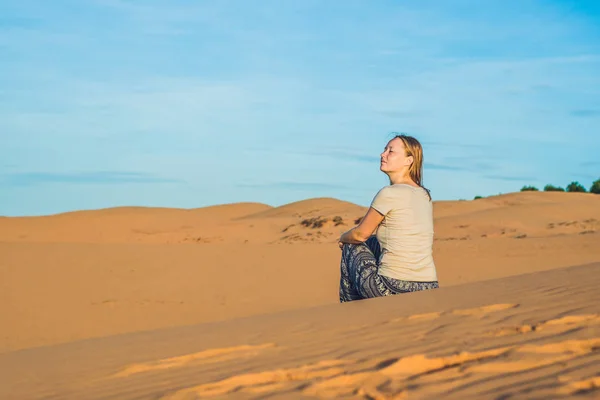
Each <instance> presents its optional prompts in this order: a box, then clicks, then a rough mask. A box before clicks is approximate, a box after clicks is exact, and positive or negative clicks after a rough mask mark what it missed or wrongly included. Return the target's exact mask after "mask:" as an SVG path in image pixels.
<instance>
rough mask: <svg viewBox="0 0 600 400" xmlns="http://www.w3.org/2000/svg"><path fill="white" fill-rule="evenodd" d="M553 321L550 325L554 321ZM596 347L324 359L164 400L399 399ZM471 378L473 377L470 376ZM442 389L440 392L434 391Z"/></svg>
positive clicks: (591, 385)
mask: <svg viewBox="0 0 600 400" xmlns="http://www.w3.org/2000/svg"><path fill="white" fill-rule="evenodd" d="M560 320H562V322H560V323H565V321H567V322H569V321H579V322H581V321H588V322H589V321H590V320H593V319H592V318H591V317H590V316H573V317H564V318H561V319H557V320H552V321H548V322H547V323H549V322H551V323H550V325H552V324H558V323H559V322H556V321H560ZM553 321H554V322H553ZM599 349H600V338H592V339H583V340H565V341H561V342H554V343H545V344H541V345H536V344H523V345H510V346H503V347H499V348H495V349H488V350H484V351H476V352H468V351H463V352H460V353H457V354H449V355H446V356H440V357H428V356H427V355H426V354H414V355H410V356H406V357H400V358H395V359H389V358H388V359H371V360H368V359H367V360H364V359H363V360H360V361H356V360H323V361H320V362H317V363H313V364H308V365H304V366H300V367H295V368H286V369H272V370H266V371H261V372H254V373H247V374H241V375H235V376H232V377H229V378H227V379H223V380H220V381H216V382H211V383H206V384H201V385H196V386H191V387H188V388H184V389H181V390H179V391H176V392H174V393H170V394H167V395H165V396H164V397H163V398H162V399H163V400H179V399H187V398H199V397H215V396H218V397H223V396H226V395H228V394H231V393H234V392H235V393H251V394H268V393H277V392H280V393H282V392H289V391H299V392H300V393H302V394H304V395H307V396H313V397H319V398H340V397H345V396H352V397H353V398H367V399H401V398H405V397H406V396H408V395H409V394H410V391H412V390H414V389H415V388H417V387H419V386H423V385H427V387H429V388H438V389H439V388H443V387H444V384H448V376H449V373H450V376H451V377H452V379H451V381H452V382H451V383H450V384H451V385H458V384H461V383H464V384H466V383H467V382H468V380H469V379H472V377H473V376H478V375H480V374H481V376H482V378H483V379H487V378H486V377H489V376H494V375H499V374H506V373H516V372H527V371H531V370H537V369H539V368H545V367H552V366H555V365H563V364H564V363H568V362H570V361H571V360H574V359H577V358H580V357H582V356H585V355H588V354H590V353H593V352H595V351H598V350H599ZM474 374H475V375H474ZM598 379H599V378H598V377H591V378H586V379H580V380H569V379H568V378H563V379H562V381H560V382H555V383H554V384H555V385H556V391H557V393H558V394H560V395H572V394H576V393H583V392H589V391H592V390H596V389H598V387H599V383H600V382H599V380H598ZM439 390H443V389H439Z"/></svg>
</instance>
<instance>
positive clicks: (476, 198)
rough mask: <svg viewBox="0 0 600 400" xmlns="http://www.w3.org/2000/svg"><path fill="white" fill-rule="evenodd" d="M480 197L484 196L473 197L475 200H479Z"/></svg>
mask: <svg viewBox="0 0 600 400" xmlns="http://www.w3.org/2000/svg"><path fill="white" fill-rule="evenodd" d="M479 199H483V197H481V196H475V197H474V198H473V200H479Z"/></svg>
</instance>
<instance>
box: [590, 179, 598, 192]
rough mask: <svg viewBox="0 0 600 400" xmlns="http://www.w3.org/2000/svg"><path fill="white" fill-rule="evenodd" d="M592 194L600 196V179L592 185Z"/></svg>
mask: <svg viewBox="0 0 600 400" xmlns="http://www.w3.org/2000/svg"><path fill="white" fill-rule="evenodd" d="M590 193H594V194H600V178H598V179H597V180H595V181H594V183H592V186H590Z"/></svg>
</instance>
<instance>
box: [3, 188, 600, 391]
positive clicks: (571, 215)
mask: <svg viewBox="0 0 600 400" xmlns="http://www.w3.org/2000/svg"><path fill="white" fill-rule="evenodd" d="M365 211H366V209H365V208H364V207H360V206H357V205H355V204H351V203H347V202H343V201H340V200H336V199H330V198H319V199H310V200H304V201H299V202H296V203H292V204H288V205H285V206H282V207H271V206H268V205H265V204H257V203H238V204H229V205H220V206H213V207H205V208H199V209H189V210H188V209H186V210H183V209H168V208H143V207H120V208H111V209H104V210H91V211H76V212H70V213H64V214H59V215H52V216H44V217H20V218H7V217H3V218H0V326H1V327H2V331H1V335H0V398H2V399H3V398H10V399H21V398H23V399H29V398H77V399H82V398H86V399H95V398H119V399H128V398H131V399H138V398H139V399H146V398H164V399H187V398H200V397H211V398H222V397H234V398H286V399H287V398H306V397H309V398H310V397H313V398H340V397H349V398H365V399H387V398H438V397H441V396H442V395H443V396H444V397H449V398H544V399H545V398H554V397H563V396H565V397H571V396H573V395H578V396H583V397H585V396H588V397H590V398H594V397H595V396H598V395H599V393H600V389H599V387H600V375H598V371H599V370H600V352H599V349H600V305H599V304H600V295H599V294H598V290H597V287H598V284H600V275H599V273H600V196H598V195H593V194H583V193H552V192H548V193H545V192H544V193H539V192H522V193H511V194H505V195H498V196H492V197H488V198H484V199H479V200H474V201H436V202H435V203H434V217H435V235H436V236H435V243H434V258H435V262H436V265H437V270H438V276H439V280H440V286H441V288H440V289H437V290H431V291H426V292H419V293H411V294H403V295H399V296H394V297H388V298H381V299H371V300H363V301H359V302H353V303H347V304H339V302H338V296H337V288H338V279H339V271H338V268H339V256H340V250H339V249H338V247H337V245H336V242H337V238H338V237H339V235H340V234H341V233H342V232H343V231H345V230H347V229H350V228H351V227H352V226H354V224H355V223H356V222H357V220H358V219H359V218H360V217H362V215H364V212H365Z"/></svg>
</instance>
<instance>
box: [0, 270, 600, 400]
mask: <svg viewBox="0 0 600 400" xmlns="http://www.w3.org/2000/svg"><path fill="white" fill-rule="evenodd" d="M599 269H600V264H593V265H586V266H580V267H571V268H564V269H557V270H553V271H547V272H539V273H534V274H526V275H521V276H515V277H508V278H503V279H498V280H490V281H485V282H478V283H470V284H465V285H457V286H454V287H446V288H441V289H439V290H434V291H430V292H421V293H413V294H407V295H401V296H396V297H389V298H380V299H372V300H365V301H362V302H355V303H347V304H344V305H326V306H320V307H316V308H308V309H302V310H296V311H286V312H283V313H276V314H271V315H263V316H258V317H253V318H244V319H237V320H231V321H224V322H215V323H208V324H202V325H196V326H193V327H183V328H182V327H180V328H170V329H166V330H160V331H155V332H144V333H132V334H128V335H123V336H114V337H107V338H101V339H95V340H87V341H83V342H76V343H69V344H64V345H57V346H51V347H46V348H39V349H30V350H22V351H19V352H12V353H7V354H4V355H0V370H2V371H3V373H2V375H1V377H0V382H1V383H2V384H1V385H0V398H19V399H33V398H86V399H101V398H119V399H141V398H157V399H165V400H166V399H171V400H172V399H193V398H223V397H232V398H257V399H259V398H261V399H262V398H281V399H287V398H360V399H404V398H408V399H414V398H417V399H418V398H440V397H444V398H456V399H465V398H478V399H479V398H527V399H548V398H570V397H572V396H573V395H576V394H577V395H580V396H581V397H587V398H597V397H595V396H597V395H598V391H599V390H600V385H599V382H598V379H599V376H598V365H600V352H599V349H600V309H599V307H598V304H600V295H599V292H598V290H597V287H598V285H599V284H600V274H598V271H599Z"/></svg>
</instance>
